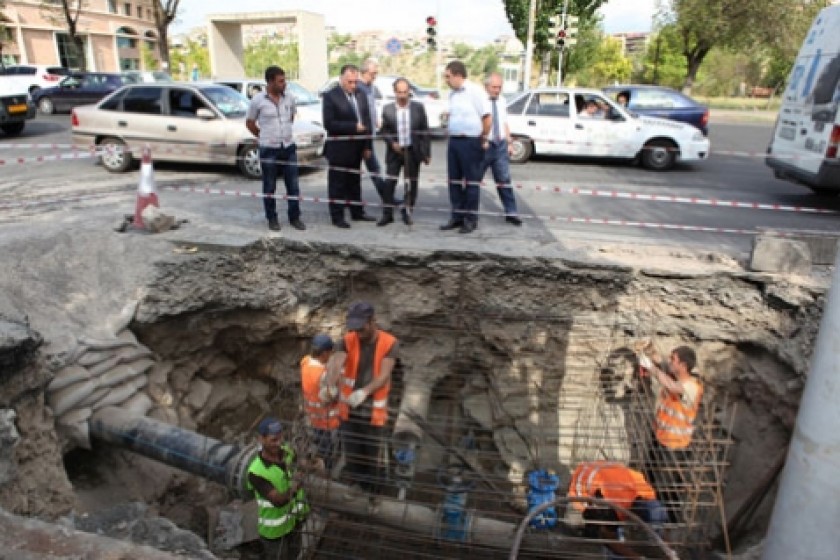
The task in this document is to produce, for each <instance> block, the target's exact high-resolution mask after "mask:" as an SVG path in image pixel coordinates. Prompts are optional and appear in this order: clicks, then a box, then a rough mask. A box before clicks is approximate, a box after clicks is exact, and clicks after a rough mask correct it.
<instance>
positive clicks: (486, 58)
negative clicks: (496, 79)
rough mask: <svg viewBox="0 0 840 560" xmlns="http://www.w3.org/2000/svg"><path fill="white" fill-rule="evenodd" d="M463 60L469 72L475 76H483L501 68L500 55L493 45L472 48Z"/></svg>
mask: <svg viewBox="0 0 840 560" xmlns="http://www.w3.org/2000/svg"><path fill="white" fill-rule="evenodd" d="M463 60H464V64H466V66H467V73H468V74H469V75H470V76H473V77H475V78H482V77H484V76H485V75H487V74H489V73H490V72H495V71H497V70H498V69H499V55H498V53H497V52H496V47H495V46H493V45H487V46H485V47H482V48H480V49H470V52H469V53H468V54H467V55H466V56H465V57H463Z"/></svg>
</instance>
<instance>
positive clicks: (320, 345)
mask: <svg viewBox="0 0 840 560" xmlns="http://www.w3.org/2000/svg"><path fill="white" fill-rule="evenodd" d="M312 348H313V349H314V350H317V351H318V352H323V351H325V350H332V349H333V340H332V338H330V335H328V334H324V333H321V334H316V335H315V336H314V337H312Z"/></svg>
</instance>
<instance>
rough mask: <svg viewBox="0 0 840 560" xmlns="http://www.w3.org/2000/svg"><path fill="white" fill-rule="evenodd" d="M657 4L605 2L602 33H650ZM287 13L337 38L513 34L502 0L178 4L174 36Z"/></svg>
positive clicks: (186, 0) (195, 0)
mask: <svg viewBox="0 0 840 560" xmlns="http://www.w3.org/2000/svg"><path fill="white" fill-rule="evenodd" d="M655 1H656V0H608V1H607V3H606V4H605V5H604V7H602V8H601V14H602V16H603V18H604V19H603V23H604V29H605V31H606V32H607V33H620V32H628V31H650V28H651V17H652V15H653V11H654V3H655ZM232 5H235V6H236V8H235V9H234V8H233V7H232ZM287 10H306V11H310V12H318V13H322V14H324V15H325V17H326V23H327V25H329V26H334V27H336V29H337V30H338V31H339V32H341V33H352V32H356V31H363V30H368V29H386V30H393V31H394V32H399V31H408V32H421V31H422V30H423V29H424V27H425V20H426V17H427V16H430V15H437V16H438V33H439V34H441V35H458V36H471V37H474V38H476V39H480V40H485V41H489V40H492V39H494V38H495V37H498V36H499V35H512V34H513V31H512V30H511V27H510V24H509V23H508V21H507V18H506V17H505V10H504V6H503V3H502V1H501V0H409V1H405V0H403V1H399V0H397V1H395V0H281V1H278V2H266V1H265V0H236V1H235V2H231V0H181V4H180V16H179V18H178V20H177V21H176V22H175V24H174V25H173V31H174V32H175V33H183V32H186V31H189V30H190V29H192V28H194V27H198V26H203V25H205V23H206V16H207V14H218V13H234V12H265V11H287Z"/></svg>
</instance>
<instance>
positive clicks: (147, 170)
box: [134, 146, 160, 228]
mask: <svg viewBox="0 0 840 560" xmlns="http://www.w3.org/2000/svg"><path fill="white" fill-rule="evenodd" d="M149 205H152V206H156V207H157V208H160V202H159V201H158V195H157V190H156V189H155V168H154V166H153V165H152V150H151V148H149V146H146V147H145V148H143V160H142V163H141V164H140V183H139V184H138V185H137V204H136V205H135V208H134V227H135V228H145V224H143V210H145V209H146V207H147V206H149Z"/></svg>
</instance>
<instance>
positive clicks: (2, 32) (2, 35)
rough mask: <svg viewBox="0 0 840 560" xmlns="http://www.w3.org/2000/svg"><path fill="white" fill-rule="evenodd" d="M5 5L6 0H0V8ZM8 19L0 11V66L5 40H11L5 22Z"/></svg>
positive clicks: (0, 64)
mask: <svg viewBox="0 0 840 560" xmlns="http://www.w3.org/2000/svg"><path fill="white" fill-rule="evenodd" d="M5 7H6V2H4V1H3V0H0V10H2V9H4V8H5ZM7 21H9V20H8V19H7V18H6V14H4V13H3V12H0V66H2V64H3V47H4V46H5V45H6V43H7V42H11V37H10V36H9V29H8V28H7V27H6V22H7Z"/></svg>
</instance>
